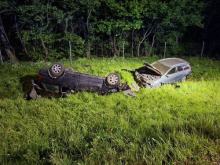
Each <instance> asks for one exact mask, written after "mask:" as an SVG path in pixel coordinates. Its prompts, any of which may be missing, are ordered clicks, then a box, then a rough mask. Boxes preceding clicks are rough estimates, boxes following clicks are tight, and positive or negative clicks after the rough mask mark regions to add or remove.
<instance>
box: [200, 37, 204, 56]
mask: <svg viewBox="0 0 220 165" xmlns="http://www.w3.org/2000/svg"><path fill="white" fill-rule="evenodd" d="M204 48H205V42H204V41H202V50H201V54H200V57H203V53H204Z"/></svg>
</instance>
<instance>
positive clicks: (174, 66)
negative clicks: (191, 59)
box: [133, 58, 191, 88]
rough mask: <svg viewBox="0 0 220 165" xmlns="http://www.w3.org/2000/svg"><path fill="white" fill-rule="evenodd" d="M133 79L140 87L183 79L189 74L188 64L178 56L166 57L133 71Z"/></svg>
mask: <svg viewBox="0 0 220 165" xmlns="http://www.w3.org/2000/svg"><path fill="white" fill-rule="evenodd" d="M133 74H134V79H135V80H136V82H137V83H138V84H139V86H141V87H150V88H154V87H159V86H161V85H163V84H172V83H176V82H182V81H185V80H186V78H187V77H188V76H189V75H190V74H191V66H190V64H189V63H188V62H187V61H185V60H183V59H180V58H166V59H162V60H158V61H155V62H154V63H152V64H148V63H145V64H144V66H142V67H140V68H138V69H135V70H134V71H133Z"/></svg>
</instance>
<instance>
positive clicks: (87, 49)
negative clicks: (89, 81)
mask: <svg viewBox="0 0 220 165" xmlns="http://www.w3.org/2000/svg"><path fill="white" fill-rule="evenodd" d="M91 13H92V10H89V11H88V16H87V18H86V28H87V39H86V56H87V58H90V56H91V43H90V29H89V19H90V16H91Z"/></svg>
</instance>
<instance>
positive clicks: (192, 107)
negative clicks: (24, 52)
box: [0, 57, 220, 164]
mask: <svg viewBox="0 0 220 165" xmlns="http://www.w3.org/2000/svg"><path fill="white" fill-rule="evenodd" d="M155 59H156V58H154V57H153V58H147V59H145V58H143V59H91V60H87V59H78V60H76V61H74V62H73V64H72V65H71V64H70V63H69V62H66V61H64V65H65V66H66V67H70V66H71V67H73V69H75V70H78V71H81V72H86V73H91V74H95V75H99V76H106V75H107V74H108V73H109V72H114V71H116V72H118V73H120V74H121V77H122V79H123V81H128V82H129V83H132V82H133V78H132V76H131V75H130V74H129V73H127V72H125V71H122V70H121V69H122V68H126V69H133V68H136V67H138V66H141V65H142V64H143V62H145V61H148V62H151V61H154V60H155ZM188 60H189V61H190V63H191V64H192V67H193V73H192V76H191V77H190V79H189V80H188V81H187V82H184V83H181V84H180V88H175V87H174V86H171V85H166V86H162V87H161V88H157V89H141V90H140V92H138V93H137V97H135V98H133V97H128V96H125V95H123V94H122V93H117V94H111V95H107V96H100V95H98V94H96V93H87V92H82V93H76V94H73V95H71V96H69V97H68V98H58V99H57V98H52V99H48V98H41V99H39V100H37V101H26V100H24V99H23V95H24V93H23V91H22V84H21V78H22V77H23V76H26V75H33V74H35V73H36V72H37V71H38V69H40V68H41V67H47V66H49V65H50V64H51V63H43V62H38V63H22V64H19V65H13V66H11V65H9V64H4V65H3V66H1V70H0V162H1V164H47V163H50V164H77V163H78V164H184V163H185V164H218V163H220V62H219V61H212V60H208V59H197V58H190V59H188Z"/></svg>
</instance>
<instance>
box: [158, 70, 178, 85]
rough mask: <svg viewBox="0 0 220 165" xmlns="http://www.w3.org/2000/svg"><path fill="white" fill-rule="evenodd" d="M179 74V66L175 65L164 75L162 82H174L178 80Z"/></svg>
mask: <svg viewBox="0 0 220 165" xmlns="http://www.w3.org/2000/svg"><path fill="white" fill-rule="evenodd" d="M177 76H178V70H177V67H174V68H172V69H170V71H168V73H167V74H166V75H165V76H164V79H163V82H162V83H165V84H167V83H174V82H176V81H177V79H176V77H177Z"/></svg>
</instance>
